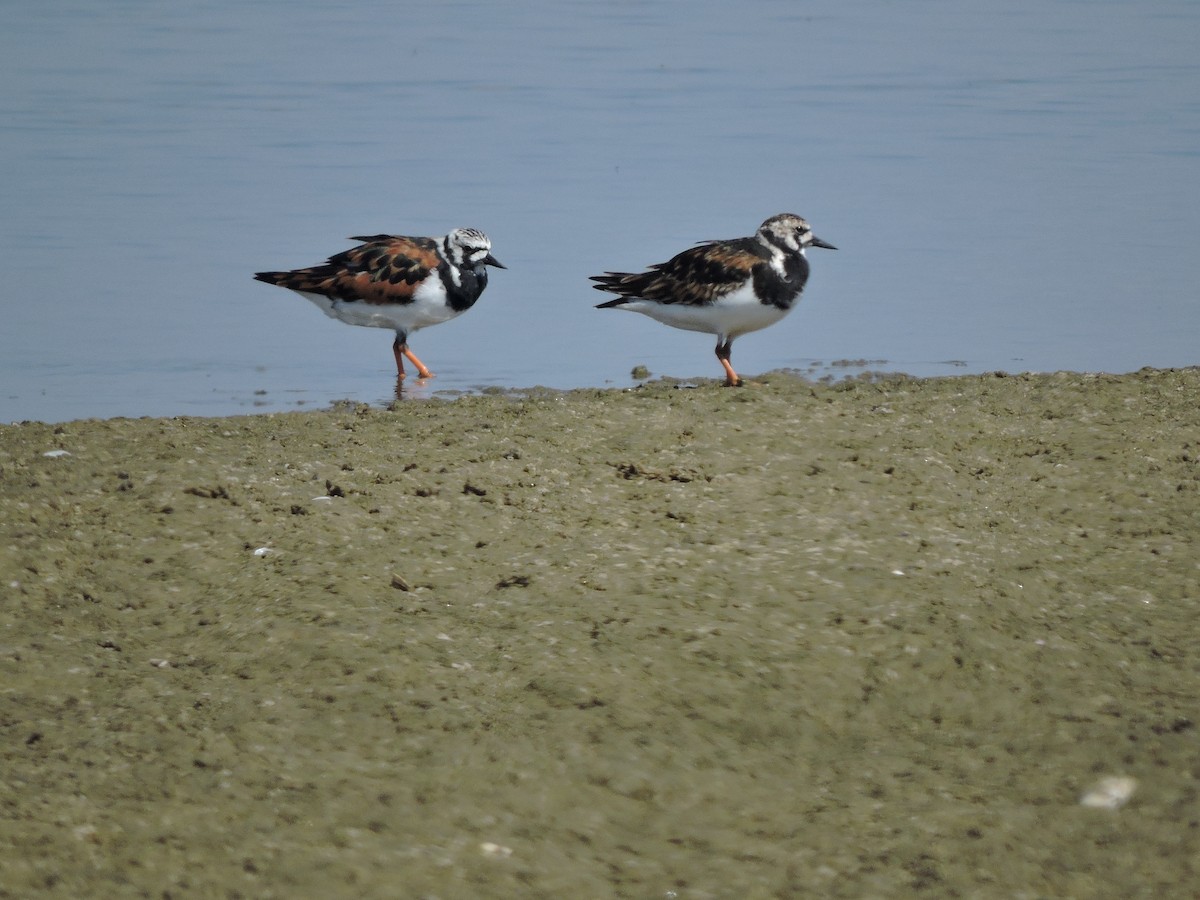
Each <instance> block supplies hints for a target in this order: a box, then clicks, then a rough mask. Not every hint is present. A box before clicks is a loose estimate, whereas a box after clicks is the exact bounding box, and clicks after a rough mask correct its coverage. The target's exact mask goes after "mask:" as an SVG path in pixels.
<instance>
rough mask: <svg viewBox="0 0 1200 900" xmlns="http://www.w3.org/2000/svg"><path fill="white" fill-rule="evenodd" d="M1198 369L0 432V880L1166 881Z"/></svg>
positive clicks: (1181, 713) (1076, 886)
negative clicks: (1111, 787) (1095, 795)
mask: <svg viewBox="0 0 1200 900" xmlns="http://www.w3.org/2000/svg"><path fill="white" fill-rule="evenodd" d="M1197 398H1200V370H1196V369H1189V370H1176V371H1143V372H1139V373H1135V374H1130V375H1124V376H1107V375H1100V376H1092V375H1080V374H1057V375H1044V376H1043V375H1038V376H1007V377H1002V376H998V375H988V376H981V377H962V378H949V379H938V380H923V381H918V380H907V379H903V378H892V379H882V380H877V381H873V382H871V381H861V382H856V383H853V384H846V385H838V386H826V385H820V386H818V385H813V384H811V383H808V382H805V381H803V380H801V379H799V378H795V377H792V376H789V375H785V374H773V375H770V376H766V377H764V378H763V379H761V382H760V383H759V384H757V385H752V386H748V387H745V388H742V389H736V390H735V389H726V388H722V387H719V386H717V384H716V383H715V382H712V383H703V384H701V385H699V386H698V387H695V388H693V389H684V388H680V387H678V386H676V385H673V384H671V383H669V382H652V383H650V384H648V385H646V386H644V387H642V388H640V389H637V390H631V391H619V390H609V391H576V392H571V393H566V394H558V393H553V392H540V391H538V392H531V393H528V394H525V395H520V396H515V397H514V396H505V395H489V396H481V397H479V396H471V397H463V398H460V399H458V400H455V401H453V402H449V401H439V400H434V401H428V402H404V403H398V404H397V405H396V406H395V407H394V408H393V409H390V410H388V409H377V408H367V407H364V406H354V405H346V406H343V407H340V408H336V409H334V410H332V411H324V412H303V413H286V414H276V415H263V416H247V417H237V418H226V419H188V418H179V419H138V420H128V419H118V420H107V421H94V420H93V421H81V422H69V423H66V424H63V425H44V424H35V423H25V424H20V425H10V426H3V427H0V487H2V490H0V512H2V516H0V518H2V524H0V530H2V540H0V585H2V586H3V591H4V598H5V599H4V601H3V603H2V604H0V684H2V685H3V687H2V688H0V726H2V727H0V735H3V751H2V752H3V760H2V762H0V765H2V772H3V775H2V777H0V812H2V814H0V897H29V896H36V895H40V894H41V895H58V896H104V897H126V896H128V897H194V896H204V897H255V898H270V897H278V898H285V897H297V896H313V897H316V896H320V897H395V896H412V897H444V898H450V897H455V898H457V897H472V896H498V897H501V896H503V897H516V896H522V897H608V896H612V897H678V898H709V897H738V898H755V897H794V896H805V895H809V896H824V897H864V896H906V895H927V896H937V897H946V896H964V897H965V896H971V897H989V896H996V897H999V896H1005V897H1009V896H1011V897H1068V896H1070V897H1133V896H1145V897H1176V896H1192V895H1194V894H1195V893H1196V891H1197V890H1198V889H1200V803H1198V802H1197V801H1198V791H1197V788H1198V786H1200V733H1198V729H1197V728H1196V718H1197V697H1200V662H1198V661H1200V628H1198V626H1197V621H1198V613H1200V547H1198V546H1197V537H1198V535H1200V469H1198V468H1197V458H1198V457H1200V411H1198V409H1197ZM53 451H65V453H64V454H60V455H54V456H47V455H46V454H47V453H48V452H53ZM1106 778H1118V779H1123V780H1122V781H1120V782H1117V783H1116V784H1117V785H1118V787H1119V788H1120V790H1116V791H1115V793H1112V792H1110V794H1109V795H1104V796H1101V797H1100V798H1099V799H1098V800H1095V801H1094V802H1095V803H1096V804H1098V805H1088V804H1085V803H1081V798H1083V797H1084V796H1085V795H1086V794H1087V792H1088V791H1089V790H1091V789H1092V788H1093V787H1094V786H1096V785H1097V784H1098V783H1100V782H1101V781H1102V779H1106ZM1122 791H1123V792H1122ZM1123 801H1124V802H1123Z"/></svg>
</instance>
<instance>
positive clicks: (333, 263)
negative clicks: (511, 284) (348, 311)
mask: <svg viewBox="0 0 1200 900" xmlns="http://www.w3.org/2000/svg"><path fill="white" fill-rule="evenodd" d="M350 240H352V241H362V242H363V243H362V244H360V245H359V246H357V247H351V248H350V249H349V250H345V251H343V252H341V253H339V254H337V255H336V256H331V257H330V258H329V261H328V262H326V263H324V264H323V265H319V266H311V267H309V268H307V269H294V270H292V271H290V272H257V273H255V275H254V277H255V278H256V279H258V280H259V281H265V282H266V283H267V284H277V285H279V286H280V287H285V288H290V289H291V290H293V291H304V292H306V293H310V294H322V295H324V296H326V297H333V298H334V299H337V300H346V301H352V300H361V301H364V302H366V303H411V302H412V296H413V292H414V291H415V290H416V288H417V285H419V284H420V283H421V282H422V281H424V280H425V279H426V278H428V277H429V276H430V274H431V273H432V272H434V271H436V270H437V268H438V266H439V265H441V263H442V259H441V257H440V256H438V252H437V241H435V240H434V239H433V238H425V237H401V236H399V235H390V234H376V235H371V236H367V237H352V238H350Z"/></svg>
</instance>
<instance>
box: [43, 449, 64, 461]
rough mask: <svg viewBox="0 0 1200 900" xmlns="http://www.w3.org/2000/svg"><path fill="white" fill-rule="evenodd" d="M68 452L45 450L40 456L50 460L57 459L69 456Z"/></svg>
mask: <svg viewBox="0 0 1200 900" xmlns="http://www.w3.org/2000/svg"><path fill="white" fill-rule="evenodd" d="M70 455H71V452H70V451H69V450H47V451H46V452H45V453H43V454H42V456H49V457H50V458H51V459H58V457H60V456H70Z"/></svg>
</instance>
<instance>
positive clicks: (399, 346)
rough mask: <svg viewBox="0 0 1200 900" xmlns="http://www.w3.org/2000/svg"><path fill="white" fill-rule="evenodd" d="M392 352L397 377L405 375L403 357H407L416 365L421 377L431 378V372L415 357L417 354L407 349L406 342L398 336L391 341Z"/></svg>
mask: <svg viewBox="0 0 1200 900" xmlns="http://www.w3.org/2000/svg"><path fill="white" fill-rule="evenodd" d="M392 354H393V355H394V356H395V357H396V375H397V377H399V378H404V377H406V373H405V371H404V358H405V357H408V361H409V362H410V363H412V364H413V365H414V366H416V367H417V375H418V376H419V377H421V378H432V377H433V373H432V372H430V371H429V369H428V368H426V366H425V363H423V362H421V361H420V360H419V359H417V355H416V354H415V353H413V352H412V351H411V350H409V349H408V344H407V343H406V342H403V341H401V340H400V338H399V337H397V338H396V340H395V341H393V342H392Z"/></svg>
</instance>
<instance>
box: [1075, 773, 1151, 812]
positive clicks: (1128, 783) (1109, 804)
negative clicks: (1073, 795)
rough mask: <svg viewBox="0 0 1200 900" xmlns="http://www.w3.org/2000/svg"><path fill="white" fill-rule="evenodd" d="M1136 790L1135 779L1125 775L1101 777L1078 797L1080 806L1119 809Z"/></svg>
mask: <svg viewBox="0 0 1200 900" xmlns="http://www.w3.org/2000/svg"><path fill="white" fill-rule="evenodd" d="M1136 790H1137V779H1136V778H1129V777H1128V776H1125V775H1114V776H1112V777H1109V778H1101V779H1100V780H1099V781H1097V782H1096V783H1095V784H1094V785H1092V786H1091V788H1089V789H1088V790H1087V791H1085V792H1084V795H1083V796H1082V797H1080V798H1079V803H1080V805H1081V806H1090V807H1093V808H1094V809H1120V808H1121V807H1122V806H1124V805H1125V804H1126V803H1128V802H1129V798H1130V797H1132V796H1133V792H1134V791H1136Z"/></svg>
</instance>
